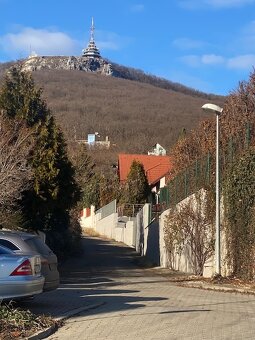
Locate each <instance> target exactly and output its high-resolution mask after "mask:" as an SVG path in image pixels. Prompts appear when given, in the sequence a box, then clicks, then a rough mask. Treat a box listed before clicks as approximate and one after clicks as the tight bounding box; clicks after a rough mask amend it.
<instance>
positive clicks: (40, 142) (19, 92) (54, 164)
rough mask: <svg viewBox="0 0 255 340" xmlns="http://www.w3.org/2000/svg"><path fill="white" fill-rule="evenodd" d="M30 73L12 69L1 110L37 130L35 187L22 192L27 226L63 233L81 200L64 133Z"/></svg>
mask: <svg viewBox="0 0 255 340" xmlns="http://www.w3.org/2000/svg"><path fill="white" fill-rule="evenodd" d="M41 95H42V90H41V89H40V88H39V89H38V88H37V87H36V86H35V84H34V81H33V79H32V77H31V75H30V74H28V73H27V72H23V71H22V69H21V67H20V66H17V67H13V68H11V69H10V70H9V72H8V74H7V75H6V77H5V81H4V84H3V86H2V88H1V90H0V108H1V109H2V110H3V112H4V113H5V115H6V116H7V117H9V118H10V119H11V118H16V119H21V120H24V121H25V122H26V124H27V126H28V127H30V128H31V129H33V130H34V134H35V140H36V142H35V147H34V149H33V150H32V152H31V155H30V163H31V166H32V171H33V187H32V189H30V190H28V191H25V192H24V193H23V200H22V211H23V215H24V221H25V222H26V227H27V228H29V229H31V228H32V229H35V230H38V229H40V230H44V231H61V230H62V231H63V230H64V229H67V228H68V225H69V209H70V208H71V207H72V206H73V205H74V204H75V203H76V201H77V200H78V198H79V188H78V186H77V184H76V182H75V178H74V169H73V167H72V164H71V163H70V161H69V160H68V157H67V151H66V144H65V141H64V138H63V134H62V132H61V131H60V129H59V128H58V127H57V126H56V123H55V120H54V117H53V116H52V114H51V112H50V110H49V109H48V108H47V105H46V103H45V101H44V100H43V99H42V97H41Z"/></svg>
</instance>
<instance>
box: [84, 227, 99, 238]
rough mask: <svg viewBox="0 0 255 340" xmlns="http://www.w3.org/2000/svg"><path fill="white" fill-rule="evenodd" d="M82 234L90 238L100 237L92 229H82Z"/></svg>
mask: <svg viewBox="0 0 255 340" xmlns="http://www.w3.org/2000/svg"><path fill="white" fill-rule="evenodd" d="M83 234H84V235H85V236H90V237H100V236H101V235H100V234H99V233H98V232H97V231H95V230H94V229H93V228H83Z"/></svg>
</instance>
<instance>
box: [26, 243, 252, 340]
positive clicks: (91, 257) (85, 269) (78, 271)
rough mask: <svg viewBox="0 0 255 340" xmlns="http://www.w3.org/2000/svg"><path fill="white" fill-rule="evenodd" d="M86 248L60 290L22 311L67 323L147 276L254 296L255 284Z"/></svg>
mask: <svg viewBox="0 0 255 340" xmlns="http://www.w3.org/2000/svg"><path fill="white" fill-rule="evenodd" d="M84 247H85V252H84V255H83V256H81V257H79V258H74V259H70V260H69V261H67V262H66V263H64V264H63V265H62V266H61V285H60V287H59V288H58V289H57V290H55V291H51V292H47V293H43V294H41V295H39V296H37V297H36V298H35V299H34V300H33V301H32V302H31V301H30V302H26V303H25V302H24V303H22V305H21V307H22V308H24V309H29V310H30V311H31V312H32V313H34V314H38V315H43V314H44V315H47V316H51V317H53V318H54V319H56V320H64V319H67V318H69V317H71V316H74V315H77V314H79V313H81V312H83V311H85V310H89V309H95V308H97V307H100V306H102V305H103V304H105V303H106V301H107V299H106V298H105V297H103V296H102V294H104V293H105V292H106V291H107V290H109V289H110V288H111V287H112V291H114V287H115V286H116V285H124V284H125V283H126V281H127V279H126V278H127V277H128V276H130V277H132V276H133V277H137V278H139V277H141V278H143V280H146V276H147V277H148V278H152V277H154V278H155V277H156V276H159V277H161V280H162V279H163V280H164V282H166V283H167V284H168V283H169V286H171V285H172V286H173V285H174V286H182V287H187V288H188V287H190V288H199V289H207V290H217V291H228V292H239V293H246V294H255V284H254V283H249V284H248V283H246V284H244V283H243V282H241V281H240V280H228V279H222V280H220V281H216V280H212V279H205V278H201V277H197V276H194V275H188V274H185V273H180V272H177V271H173V270H170V269H165V268H160V267H156V268H152V267H150V268H148V266H146V262H144V261H143V259H142V258H139V256H138V255H137V254H136V253H135V252H134V250H133V249H131V248H128V247H126V246H124V245H122V244H119V243H117V242H115V241H112V240H102V239H99V238H90V239H86V240H85V239H84ZM102 259H104V260H103V262H102ZM123 280H124V281H123ZM54 331H55V330H54V329H49V330H46V333H45V331H43V332H40V333H38V334H36V336H34V337H31V338H30V339H33V340H35V339H36V340H38V339H42V338H43V337H45V334H46V336H49V335H50V334H52V333H53V332H54ZM47 332H48V333H47Z"/></svg>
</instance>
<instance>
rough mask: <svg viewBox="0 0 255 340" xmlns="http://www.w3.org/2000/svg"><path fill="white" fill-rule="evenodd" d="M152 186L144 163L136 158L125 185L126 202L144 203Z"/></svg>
mask: <svg viewBox="0 0 255 340" xmlns="http://www.w3.org/2000/svg"><path fill="white" fill-rule="evenodd" d="M149 194H150V186H149V184H148V180H147V177H146V175H145V171H144V167H143V165H142V164H141V163H140V162H138V161H136V160H134V161H133V162H132V164H131V167H130V172H129V174H128V176H127V182H126V186H125V198H124V200H125V203H130V204H143V203H146V201H147V200H148V196H149Z"/></svg>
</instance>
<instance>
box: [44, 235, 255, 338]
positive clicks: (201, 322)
mask: <svg viewBox="0 0 255 340" xmlns="http://www.w3.org/2000/svg"><path fill="white" fill-rule="evenodd" d="M83 242H84V254H83V256H80V257H79V258H77V259H75V260H74V259H72V260H70V261H68V262H66V263H65V265H64V266H63V267H62V284H63V287H65V291H68V290H71V291H72V292H73V294H74V293H75V292H76V291H77V294H78V295H79V299H84V301H86V302H87V303H88V304H89V303H90V302H93V303H97V304H98V305H100V306H99V307H97V308H94V309H89V310H87V311H84V312H81V313H80V314H77V315H75V316H73V317H71V318H70V319H68V320H66V321H65V324H64V326H63V327H61V328H60V329H59V330H58V331H57V332H56V333H54V334H53V335H51V336H50V337H49V338H48V339H52V340H53V339H54V340H70V339H72V340H75V339H77V340H78V339H79V340H83V339H84V340H85V339H91V340H92V339H93V340H101V339H109V340H115V339H116V340H117V339H118V340H122V339H123V340H124V339H125V340H126V339H131V340H140V339H160V340H163V339H169V340H173V339H175V340H182V339H183V340H191V339H192V340H202V339H206V340H207V339H215V340H216V339H217V340H220V339H229V340H234V339H236V340H242V339H249V340H252V339H255V296H254V295H247V294H246V295H244V294H243V295H242V294H239V293H226V292H219V291H208V290H202V289H197V288H185V287H181V286H178V284H176V283H173V282H170V280H169V279H168V278H167V277H166V276H161V275H159V274H158V272H157V270H156V269H149V270H148V269H142V268H140V267H138V266H137V265H136V264H135V260H136V258H137V255H136V254H135V252H134V251H133V250H132V249H130V248H127V247H124V246H123V245H121V244H118V243H116V242H113V241H108V240H103V239H99V238H86V239H84V241H83ZM64 297H65V296H64V295H63V298H64ZM71 300H72V298H71V299H70V304H71V303H72V301H71Z"/></svg>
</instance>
